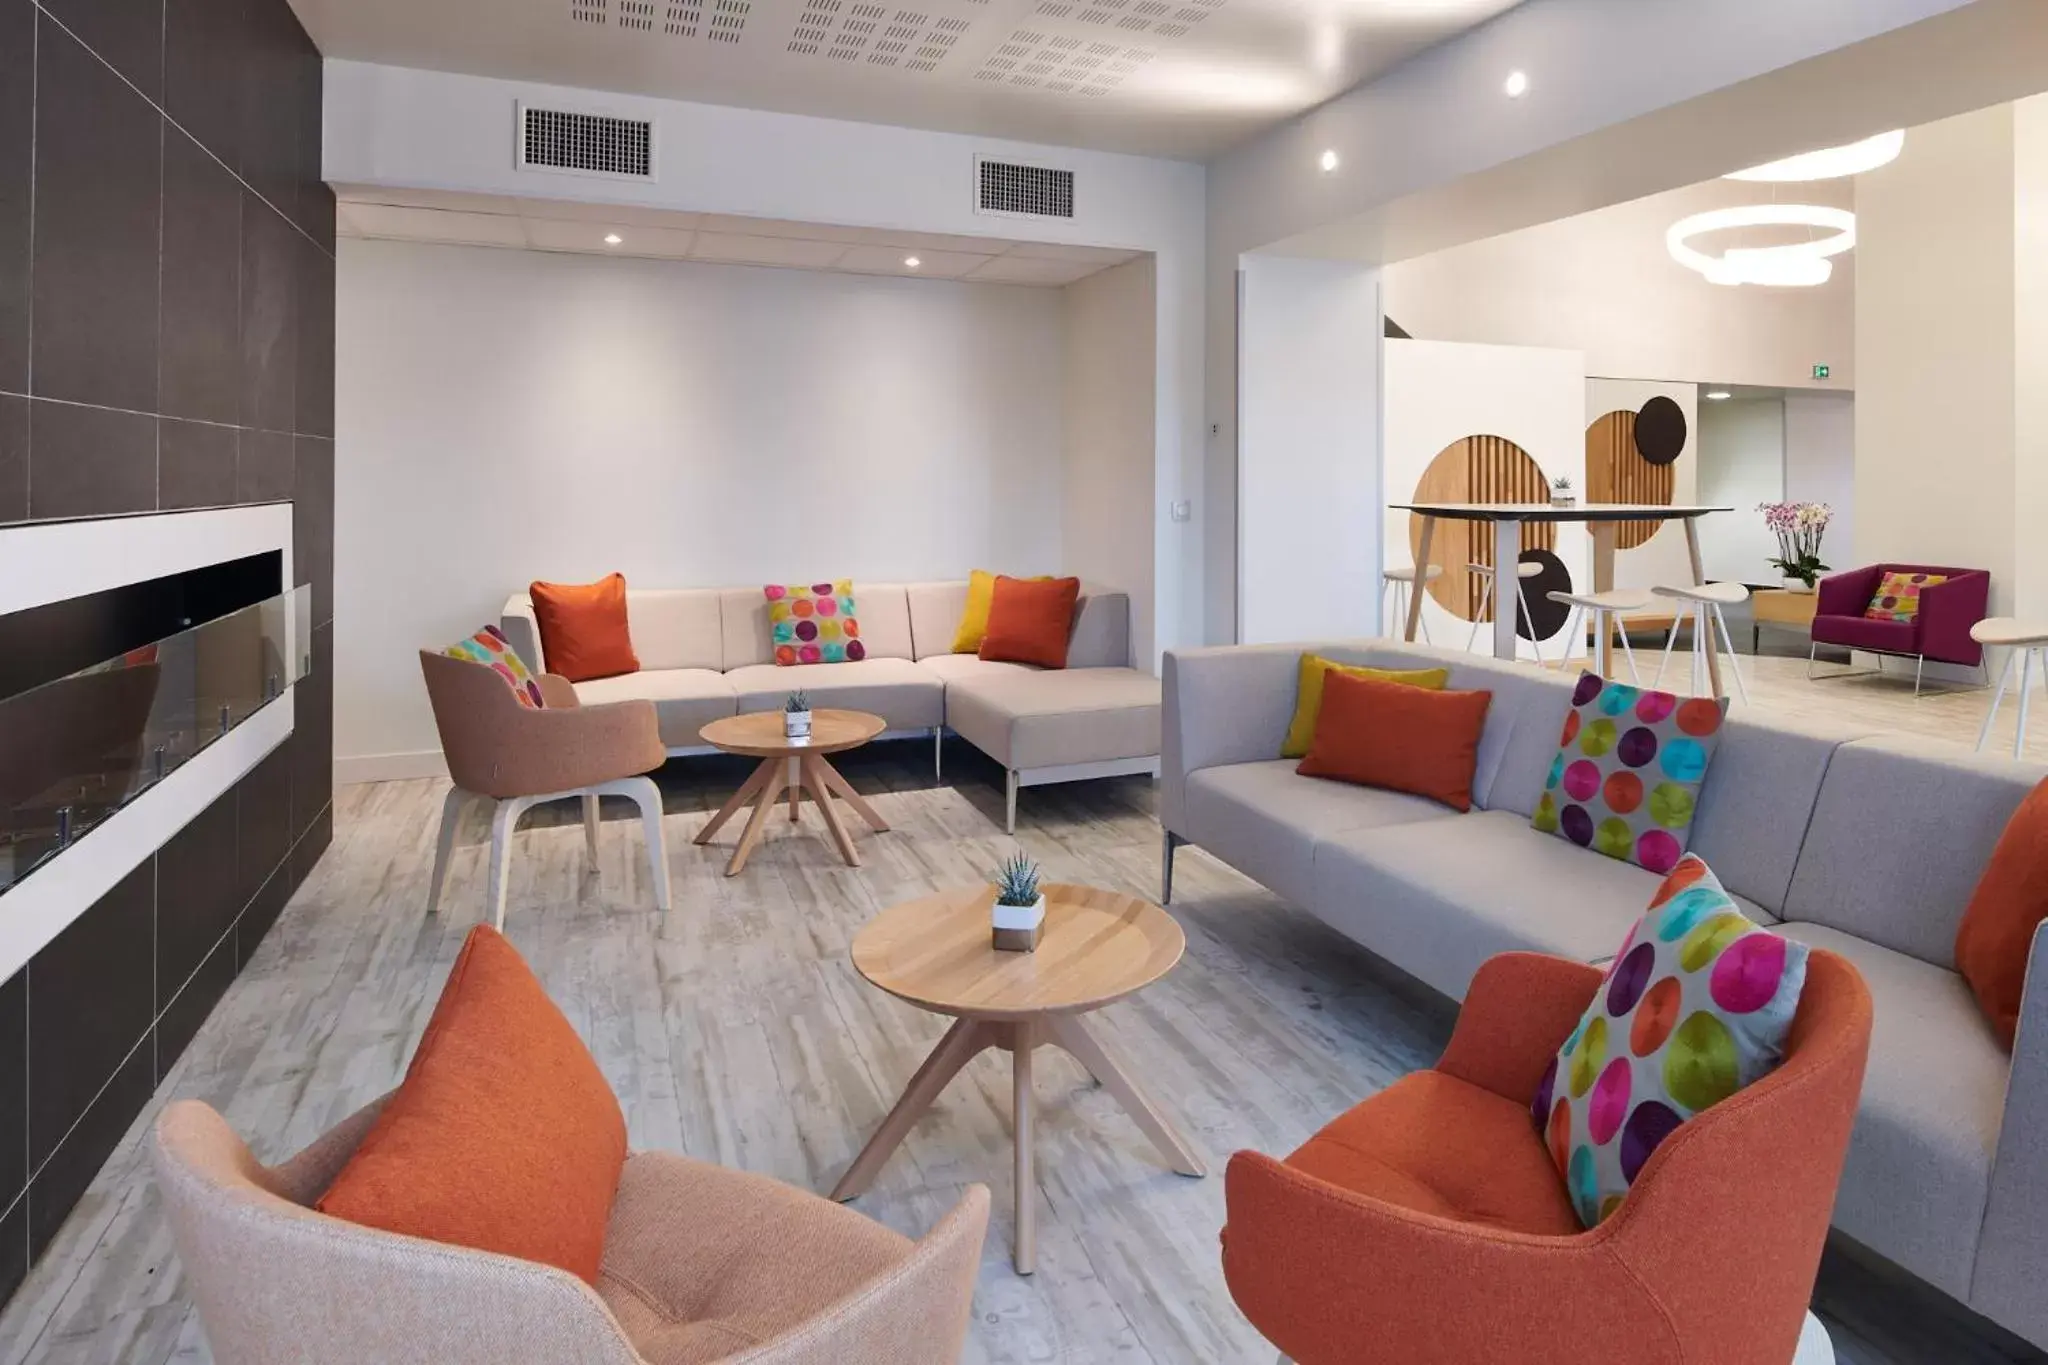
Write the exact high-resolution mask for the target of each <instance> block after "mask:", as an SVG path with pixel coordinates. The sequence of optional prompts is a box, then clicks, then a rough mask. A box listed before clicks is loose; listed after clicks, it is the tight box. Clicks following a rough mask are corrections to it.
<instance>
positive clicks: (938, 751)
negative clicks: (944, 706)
mask: <svg viewBox="0 0 2048 1365" xmlns="http://www.w3.org/2000/svg"><path fill="white" fill-rule="evenodd" d="M945 776H946V727H945V726H943V725H934V726H933V727H932V781H934V782H939V781H943V780H944V779H945Z"/></svg>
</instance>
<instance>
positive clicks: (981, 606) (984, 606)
mask: <svg viewBox="0 0 2048 1365" xmlns="http://www.w3.org/2000/svg"><path fill="white" fill-rule="evenodd" d="M1026 581H1028V582H1032V583H1050V582H1052V575H1050V574H1040V575H1038V577H1036V578H1032V579H1028V580H1026ZM995 600H996V576H995V575H994V574H992V573H990V572H989V571H988V570H987V569H976V570H975V571H974V572H972V573H970V574H968V575H967V610H966V611H963V612H961V613H960V628H959V629H958V630H956V631H954V632H953V652H954V653H955V654H979V653H981V637H982V636H984V635H986V634H988V609H989V607H990V605H991V604H993V603H994V602H995Z"/></svg>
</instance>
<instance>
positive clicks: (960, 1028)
mask: <svg viewBox="0 0 2048 1365" xmlns="http://www.w3.org/2000/svg"><path fill="white" fill-rule="evenodd" d="M997 1041H998V1038H997V1032H996V1030H995V1028H993V1027H992V1026H990V1025H988V1024H985V1023H983V1022H981V1021H980V1020H978V1019H955V1020H954V1021H953V1027H951V1028H949V1029H947V1030H946V1036H945V1037H943V1038H941V1039H940V1040H939V1045H938V1046H937V1047H935V1048H933V1049H932V1050H931V1054H930V1055H929V1056H927V1057H926V1058H925V1059H924V1063H923V1064H922V1065H921V1066H919V1067H918V1068H917V1073H916V1074H915V1075H913V1076H912V1077H911V1078H910V1084H909V1085H907V1086H905V1087H904V1088H903V1097H902V1098H901V1099H899V1100H897V1101H896V1107H895V1108H893V1109H891V1110H890V1111H889V1116H888V1117H887V1118H885V1119H883V1120H882V1126H881V1127H880V1128H877V1129H876V1130H875V1135H874V1136H873V1137H871V1138H869V1139H868V1145H867V1146H865V1147H863V1148H861V1150H860V1155H859V1156H857V1157H855V1158H854V1159H853V1164H852V1165H851V1166H848V1167H847V1168H846V1174H845V1175H842V1176H840V1177H839V1183H838V1184H837V1185H834V1186H833V1187H832V1197H833V1198H834V1199H836V1200H840V1201H842V1202H843V1201H845V1200H848V1199H858V1198H860V1196H862V1195H863V1194H866V1193H867V1192H868V1187H869V1186H871V1185H873V1184H874V1183H875V1177H876V1176H877V1175H879V1174H881V1171H882V1167H883V1166H885V1165H887V1164H888V1161H889V1158H890V1157H891V1156H893V1155H895V1152H896V1149H897V1148H898V1147H901V1146H902V1145H903V1139H904V1138H906V1137H909V1136H910V1130H911V1129H912V1128H914V1127H916V1126H917V1121H918V1119H919V1118H921V1117H923V1115H924V1111H925V1110H927V1109H929V1108H931V1107H932V1101H934V1100H936V1099H937V1098H938V1097H939V1092H940V1091H942V1090H944V1089H945V1088H946V1083H947V1082H949V1081H951V1080H952V1079H953V1078H954V1077H955V1076H957V1075H959V1074H960V1068H961V1067H963V1066H966V1065H967V1064H968V1063H969V1062H971V1061H973V1060H974V1059H975V1058H976V1057H978V1056H980V1055H981V1054H982V1053H983V1052H986V1051H987V1050H988V1049H990V1048H992V1047H994V1046H996V1044H997Z"/></svg>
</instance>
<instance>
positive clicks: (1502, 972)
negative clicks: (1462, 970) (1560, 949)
mask: <svg viewBox="0 0 2048 1365" xmlns="http://www.w3.org/2000/svg"><path fill="white" fill-rule="evenodd" d="M1603 980H1605V977H1604V976H1603V975H1602V974H1601V971H1600V969H1599V968H1598V967H1589V966H1587V965H1586V964H1585V963H1583V962H1573V961H1571V960H1570V959H1568V958H1562V957H1550V956H1548V955H1546V954H1543V953H1502V954H1500V955H1499V956H1497V957H1492V958H1488V959H1487V960H1486V961H1485V962H1483V963H1481V964H1480V967H1479V972H1478V974H1477V975H1475V976H1474V977H1473V978H1472V988H1471V989H1470V990H1469V991H1467V992H1466V993H1465V1003H1464V1004H1463V1005H1462V1006H1460V1007H1459V1010H1458V1026H1457V1028H1456V1029H1455V1030H1454V1031H1453V1032H1452V1034H1451V1044H1450V1046H1449V1047H1447V1048H1446V1049H1444V1055H1443V1058H1442V1060H1440V1061H1439V1062H1438V1063H1437V1064H1436V1069H1437V1070H1438V1071H1441V1072H1443V1073H1444V1074H1445V1075H1447V1076H1455V1077H1457V1078H1458V1079H1459V1080H1461V1081H1467V1082H1469V1083H1471V1084H1473V1085H1476V1086H1480V1087H1482V1088H1484V1089H1487V1090H1491V1091H1492V1092H1493V1093H1494V1094H1496V1095H1499V1096H1501V1097H1502V1098H1503V1099H1510V1100H1514V1101H1515V1102H1516V1103H1518V1104H1527V1103H1529V1102H1530V1101H1531V1100H1533V1099H1534V1098H1535V1097H1536V1087H1537V1085H1539V1084H1540V1083H1541V1082H1542V1080H1543V1071H1544V1068H1546V1067H1548V1066H1549V1065H1550V1061H1551V1059H1552V1058H1553V1057H1555V1056H1556V1055H1557V1050H1558V1048H1560V1047H1562V1046H1563V1045H1564V1040H1565V1039H1566V1038H1568V1037H1570V1036H1571V1032H1572V1029H1574V1028H1575V1027H1577V1025H1578V1022H1579V1018H1580V1016H1582V1015H1583V1014H1585V1012H1586V1006H1587V1005H1589V1004H1591V1003H1592V1000H1593V996H1594V994H1595V993H1596V992H1597V991H1598V990H1599V989H1600V983H1601V982H1602V981H1603Z"/></svg>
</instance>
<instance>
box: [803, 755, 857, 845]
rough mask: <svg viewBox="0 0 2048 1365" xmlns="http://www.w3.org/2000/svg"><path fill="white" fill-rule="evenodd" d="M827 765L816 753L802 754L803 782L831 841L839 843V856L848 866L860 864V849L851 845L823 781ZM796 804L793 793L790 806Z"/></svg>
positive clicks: (851, 838)
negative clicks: (822, 819) (828, 832)
mask: <svg viewBox="0 0 2048 1365" xmlns="http://www.w3.org/2000/svg"><path fill="white" fill-rule="evenodd" d="M821 770H829V765H827V764H826V762H825V760H824V759H822V758H820V757H818V756H817V755H816V754H805V755H804V756H803V784H804V785H805V786H806V787H808V788H810V792H811V800H812V801H814V802H816V803H817V806H818V814H820V815H822V816H823V817H824V818H825V828H826V829H827V830H829V831H830V832H831V834H832V842H833V843H835V844H837V845H839V856H840V857H842V858H844V859H846V865H847V866H848V867H859V866H860V850H859V849H857V848H855V847H854V846H853V836H852V835H851V834H848V833H847V832H846V822H845V821H843V820H841V819H840V818H839V808H838V807H837V806H835V805H833V804H832V793H831V791H830V789H829V788H828V787H827V786H826V783H825V772H824V771H821ZM795 806H796V797H795V796H794V794H792V795H791V797H790V807H791V809H794V808H795Z"/></svg>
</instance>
